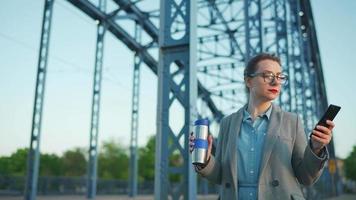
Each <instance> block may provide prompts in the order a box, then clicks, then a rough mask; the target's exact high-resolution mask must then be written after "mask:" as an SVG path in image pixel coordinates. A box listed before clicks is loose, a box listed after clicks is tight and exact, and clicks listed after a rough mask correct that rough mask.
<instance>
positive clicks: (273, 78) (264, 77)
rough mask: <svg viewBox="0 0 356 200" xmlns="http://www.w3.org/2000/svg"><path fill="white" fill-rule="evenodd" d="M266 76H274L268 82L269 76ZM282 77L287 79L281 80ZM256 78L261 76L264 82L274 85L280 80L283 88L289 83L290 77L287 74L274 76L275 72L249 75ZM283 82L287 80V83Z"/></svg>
mask: <svg viewBox="0 0 356 200" xmlns="http://www.w3.org/2000/svg"><path fill="white" fill-rule="evenodd" d="M266 74H270V75H271V76H272V79H271V80H270V81H266V78H268V76H266ZM280 75H283V76H284V77H285V79H281V77H280ZM256 76H261V77H262V78H263V81H264V82H265V83H268V84H271V83H274V82H275V81H276V80H278V81H279V83H280V84H281V85H283V86H284V85H287V83H288V75H287V74H282V73H279V74H274V73H273V72H270V71H265V72H258V73H252V74H247V77H251V78H253V77H256ZM281 80H282V81H284V80H285V82H282V81H281Z"/></svg>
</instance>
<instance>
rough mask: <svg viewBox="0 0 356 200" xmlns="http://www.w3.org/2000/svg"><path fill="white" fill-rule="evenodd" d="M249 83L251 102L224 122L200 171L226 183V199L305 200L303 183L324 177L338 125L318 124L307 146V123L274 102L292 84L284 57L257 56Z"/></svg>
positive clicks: (246, 76) (223, 193)
mask: <svg viewBox="0 0 356 200" xmlns="http://www.w3.org/2000/svg"><path fill="white" fill-rule="evenodd" d="M244 79H245V84H246V87H247V90H248V95H249V100H248V103H247V104H246V105H245V106H244V107H242V108H241V109H240V110H238V111H237V112H235V113H233V114H231V115H229V116H227V117H225V118H223V119H222V120H221V123H220V131H219V137H218V143H217V150H216V154H215V156H214V155H212V154H211V148H212V143H213V138H212V136H209V138H208V143H209V147H208V155H207V156H208V158H207V162H206V163H205V164H204V165H202V166H195V169H196V171H197V173H199V174H200V175H201V176H203V177H205V178H207V179H208V180H210V181H211V182H213V183H216V184H219V185H221V192H220V199H227V200H232V199H234V200H235V199H240V200H246V199H253V200H256V199H259V200H262V199H271V200H272V199H273V200H275V199H281V200H286V199H304V197H303V193H302V191H301V187H300V184H303V185H312V184H313V183H315V182H316V181H317V179H318V178H319V176H320V175H321V173H322V170H323V166H324V163H325V162H326V161H327V159H328V151H327V149H326V145H327V144H329V142H330V140H331V137H332V133H331V131H332V129H333V128H334V126H335V125H334V123H333V122H332V121H330V120H328V121H327V124H328V127H323V126H316V128H315V130H313V134H312V136H311V138H310V141H309V142H308V143H307V137H306V135H305V132H304V128H303V125H302V121H301V119H300V118H299V117H298V116H297V115H296V114H293V113H290V112H285V111H283V110H281V108H280V107H278V106H277V105H274V104H273V103H272V101H273V100H275V99H276V98H277V97H278V96H279V94H280V91H281V86H282V85H283V84H285V83H286V81H287V76H286V75H284V74H283V73H282V68H281V63H280V59H279V58H278V57H276V56H274V55H271V54H266V53H262V54H259V55H257V56H255V57H253V58H252V59H251V60H250V61H249V62H248V64H247V66H246V68H245V72H244ZM190 146H191V149H190V150H191V151H192V150H193V148H194V136H191V137H190Z"/></svg>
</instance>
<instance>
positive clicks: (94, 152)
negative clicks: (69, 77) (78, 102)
mask: <svg viewBox="0 0 356 200" xmlns="http://www.w3.org/2000/svg"><path fill="white" fill-rule="evenodd" d="M105 8H106V0H100V1H99V9H100V10H102V11H105ZM105 32H106V24H105V22H104V21H100V22H99V24H98V28H97V40H96V49H95V66H94V79H93V98H92V107H91V123H90V141H89V162H88V179H87V198H88V199H95V196H96V180H97V160H98V135H99V114H100V97H101V80H102V71H103V55H104V36H105Z"/></svg>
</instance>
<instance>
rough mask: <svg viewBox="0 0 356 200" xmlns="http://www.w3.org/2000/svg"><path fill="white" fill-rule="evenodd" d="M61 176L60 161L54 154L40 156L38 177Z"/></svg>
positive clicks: (61, 167)
mask: <svg viewBox="0 0 356 200" xmlns="http://www.w3.org/2000/svg"><path fill="white" fill-rule="evenodd" d="M62 174H63V164H62V159H61V158H60V157H59V156H57V155H56V154H41V158H40V173H39V175H40V176H61V175H62Z"/></svg>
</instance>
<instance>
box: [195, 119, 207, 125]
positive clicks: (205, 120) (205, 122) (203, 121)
mask: <svg viewBox="0 0 356 200" xmlns="http://www.w3.org/2000/svg"><path fill="white" fill-rule="evenodd" d="M196 125H206V126H209V120H208V119H198V120H196V121H195V122H194V126H196Z"/></svg>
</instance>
